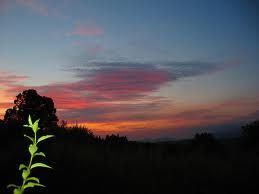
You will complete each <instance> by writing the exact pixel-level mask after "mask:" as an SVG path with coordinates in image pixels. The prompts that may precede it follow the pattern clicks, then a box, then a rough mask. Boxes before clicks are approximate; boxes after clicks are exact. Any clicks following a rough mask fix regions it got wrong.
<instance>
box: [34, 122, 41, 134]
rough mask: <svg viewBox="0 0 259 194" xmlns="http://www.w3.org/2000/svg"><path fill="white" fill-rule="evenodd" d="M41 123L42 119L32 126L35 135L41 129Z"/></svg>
mask: <svg viewBox="0 0 259 194" xmlns="http://www.w3.org/2000/svg"><path fill="white" fill-rule="evenodd" d="M39 121H40V119H38V120H37V121H35V122H34V123H33V125H32V130H33V131H34V133H36V132H37V131H38V129H39V127H38V126H39Z"/></svg>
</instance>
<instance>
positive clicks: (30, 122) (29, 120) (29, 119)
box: [28, 115, 32, 125]
mask: <svg viewBox="0 0 259 194" xmlns="http://www.w3.org/2000/svg"><path fill="white" fill-rule="evenodd" d="M28 123H29V125H32V121H31V115H29V117H28Z"/></svg>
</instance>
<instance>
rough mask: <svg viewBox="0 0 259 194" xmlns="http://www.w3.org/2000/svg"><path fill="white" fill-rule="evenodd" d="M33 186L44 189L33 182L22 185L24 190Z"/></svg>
mask: <svg viewBox="0 0 259 194" xmlns="http://www.w3.org/2000/svg"><path fill="white" fill-rule="evenodd" d="M35 186H38V187H45V186H44V185H42V184H39V183H34V182H28V183H27V184H26V185H24V187H23V188H24V189H27V188H29V187H35Z"/></svg>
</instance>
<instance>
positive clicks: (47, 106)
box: [4, 89, 58, 128]
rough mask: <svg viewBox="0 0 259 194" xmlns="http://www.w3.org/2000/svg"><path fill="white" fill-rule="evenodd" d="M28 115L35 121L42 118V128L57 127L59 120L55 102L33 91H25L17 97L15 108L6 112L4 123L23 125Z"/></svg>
mask: <svg viewBox="0 0 259 194" xmlns="http://www.w3.org/2000/svg"><path fill="white" fill-rule="evenodd" d="M28 115H31V117H32V119H33V120H36V119H37V118H40V121H41V125H40V127H42V128H50V127H56V126H57V122H58V118H57V116H56V109H55V107H54V102H53V100H52V99H51V98H48V97H45V96H40V95H39V94H38V93H37V91H36V90H33V89H29V90H25V91H23V92H22V93H20V94H18V95H17V96H16V99H15V100H14V107H13V108H10V109H7V110H6V113H5V116H4V122H5V123H6V124H9V123H11V124H14V123H15V124H18V125H23V124H25V123H26V121H27V118H28Z"/></svg>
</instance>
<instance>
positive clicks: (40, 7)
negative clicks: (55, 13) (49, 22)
mask: <svg viewBox="0 0 259 194" xmlns="http://www.w3.org/2000/svg"><path fill="white" fill-rule="evenodd" d="M16 3H17V4H18V5H21V6H24V7H27V8H30V9H31V10H33V11H34V12H36V13H38V14H40V15H42V16H48V15H49V8H48V6H47V5H45V4H44V3H42V2H41V1H40V0H16Z"/></svg>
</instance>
